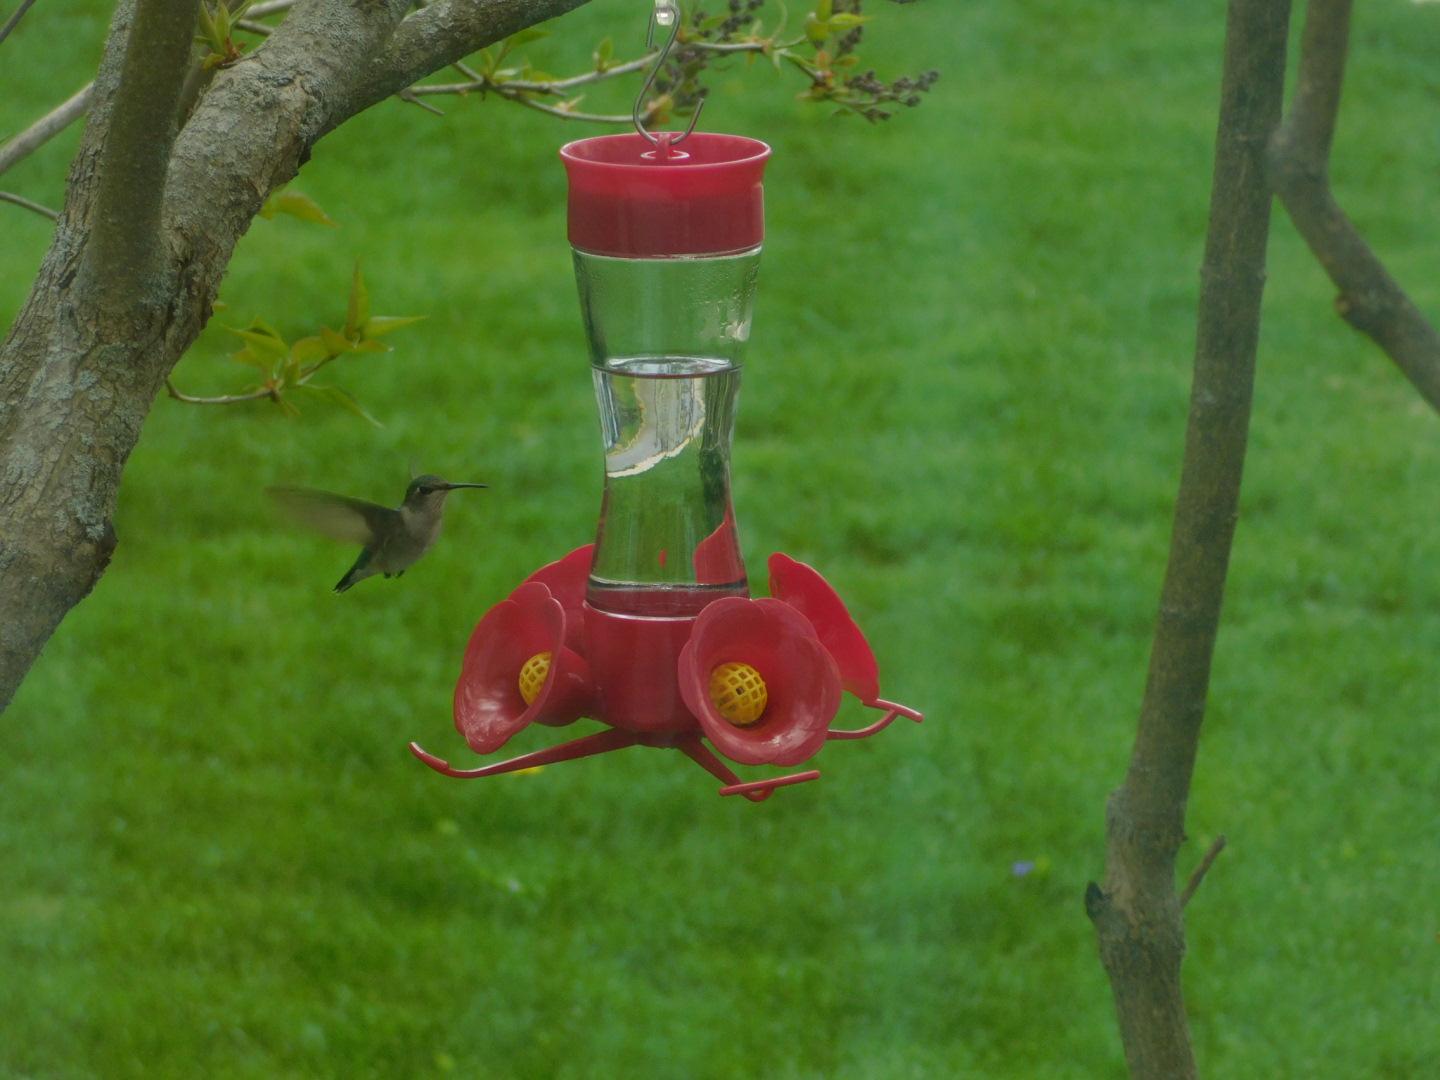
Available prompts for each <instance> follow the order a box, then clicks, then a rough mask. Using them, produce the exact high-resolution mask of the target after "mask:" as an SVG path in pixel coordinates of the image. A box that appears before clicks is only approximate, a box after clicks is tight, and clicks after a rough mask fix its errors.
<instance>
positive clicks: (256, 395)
mask: <svg viewBox="0 0 1440 1080" xmlns="http://www.w3.org/2000/svg"><path fill="white" fill-rule="evenodd" d="M165 391H166V393H168V394H169V395H170V396H171V397H172V398H174V399H175V400H176V401H183V402H184V403H185V404H186V405H234V404H236V403H237V402H241V401H263V400H264V399H265V398H273V397H274V396H275V391H274V390H267V389H260V390H252V391H250V392H249V393H248V394H223V395H221V396H220V397H193V396H191V395H190V394H186V393H182V392H181V391H179V390H177V389H175V384H174V383H173V382H171V381H170V380H169V379H168V378H167V379H166V380H165Z"/></svg>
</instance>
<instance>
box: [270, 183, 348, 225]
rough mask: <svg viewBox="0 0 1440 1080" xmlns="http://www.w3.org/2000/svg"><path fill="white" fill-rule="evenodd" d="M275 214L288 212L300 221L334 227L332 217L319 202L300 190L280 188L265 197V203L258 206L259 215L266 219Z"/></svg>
mask: <svg viewBox="0 0 1440 1080" xmlns="http://www.w3.org/2000/svg"><path fill="white" fill-rule="evenodd" d="M276 214H289V215H290V216H291V217H297V218H299V219H300V220H301V221H313V222H315V223H316V224H318V225H329V226H330V227H331V228H334V227H335V221H334V219H333V218H331V217H330V215H329V214H327V213H325V211H324V210H322V209H321V208H320V204H319V203H317V202H316V201H315V200H314V199H312V198H311V197H310V196H309V195H306V194H305V193H304V192H301V191H286V190H285V189H284V188H281V189H280V190H279V191H277V192H275V193H274V194H273V195H271V196H270V198H268V199H266V200H265V205H264V206H262V207H261V208H260V216H261V217H263V218H266V219H267V220H268V219H272V218H274V217H275V215H276Z"/></svg>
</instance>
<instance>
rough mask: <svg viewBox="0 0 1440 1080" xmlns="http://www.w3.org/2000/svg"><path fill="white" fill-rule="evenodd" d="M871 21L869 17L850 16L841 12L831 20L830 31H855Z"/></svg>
mask: <svg viewBox="0 0 1440 1080" xmlns="http://www.w3.org/2000/svg"><path fill="white" fill-rule="evenodd" d="M869 21H870V16H869V15H850V14H848V13H846V12H841V13H840V14H839V15H835V16H833V17H832V18H831V19H830V29H831V30H853V29H855V27H857V26H861V25H863V24H865V23H867V22H869Z"/></svg>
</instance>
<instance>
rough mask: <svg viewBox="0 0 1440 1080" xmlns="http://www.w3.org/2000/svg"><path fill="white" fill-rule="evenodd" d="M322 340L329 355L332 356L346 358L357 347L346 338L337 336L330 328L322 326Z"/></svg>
mask: <svg viewBox="0 0 1440 1080" xmlns="http://www.w3.org/2000/svg"><path fill="white" fill-rule="evenodd" d="M320 340H321V341H323V342H325V348H326V349H327V350H329V355H331V356H344V355H345V354H346V353H348V352H350V351H351V350H352V349H354V347H355V346H354V344H353V343H352V342H350V341H349V340H347V339H346V338H345V337H344V336H342V335H340V334H337V333H336V332H335V331H334V330H331V329H330V328H329V327H328V326H322V327H321V328H320Z"/></svg>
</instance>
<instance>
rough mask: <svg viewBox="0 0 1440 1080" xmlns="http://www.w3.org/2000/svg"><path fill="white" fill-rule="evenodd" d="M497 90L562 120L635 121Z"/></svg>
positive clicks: (508, 99)
mask: <svg viewBox="0 0 1440 1080" xmlns="http://www.w3.org/2000/svg"><path fill="white" fill-rule="evenodd" d="M495 92H496V93H497V94H499V96H500V97H502V98H504V99H505V100H506V101H513V102H515V103H516V104H517V105H524V106H525V107H526V108H527V109H535V110H537V111H538V112H543V113H545V114H547V115H549V116H556V117H559V118H560V119H561V120H588V121H590V122H591V123H595V124H629V123H632V122H633V118H632V117H631V116H630V115H629V114H628V113H627V114H626V115H624V116H620V115H618V114H610V115H605V114H601V113H586V112H579V111H577V110H575V109H565V108H561V107H560V106H558V105H547V104H545V102H543V101H536V100H535V99H534V98H532V97H530V96H528V95H526V94H512V93H510V92H509V91H508V90H506V89H504V88H503V87H502V88H497V90H496V91H495ZM416 104H417V105H418V104H419V102H416Z"/></svg>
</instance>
